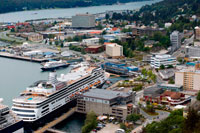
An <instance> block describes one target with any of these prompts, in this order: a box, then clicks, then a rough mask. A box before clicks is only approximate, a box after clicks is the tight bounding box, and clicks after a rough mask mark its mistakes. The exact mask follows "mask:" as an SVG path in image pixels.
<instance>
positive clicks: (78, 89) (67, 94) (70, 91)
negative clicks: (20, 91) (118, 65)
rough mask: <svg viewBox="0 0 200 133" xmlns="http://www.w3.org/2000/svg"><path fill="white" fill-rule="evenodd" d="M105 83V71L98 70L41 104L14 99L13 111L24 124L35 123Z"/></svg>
mask: <svg viewBox="0 0 200 133" xmlns="http://www.w3.org/2000/svg"><path fill="white" fill-rule="evenodd" d="M105 81H106V76H105V73H104V71H103V70H102V69H100V68H98V69H97V70H96V71H94V72H92V73H91V74H89V75H88V76H86V77H85V78H83V79H80V80H78V81H77V82H74V83H72V84H70V85H69V86H67V87H65V88H62V89H60V90H59V91H58V92H56V93H54V94H52V95H50V96H49V97H48V98H47V99H46V100H43V101H41V102H40V103H38V102H37V103H35V104H34V103H29V102H21V101H20V100H19V99H13V106H12V110H13V112H14V113H15V114H16V115H17V116H18V117H20V118H21V119H22V120H23V121H24V122H34V121H37V120H38V119H41V118H42V117H44V116H46V115H48V114H50V113H51V112H53V111H55V110H57V109H59V108H61V107H63V106H64V105H66V104H68V103H69V102H71V101H72V100H74V99H75V98H76V97H77V96H78V95H79V94H80V93H84V92H85V91H87V90H89V89H90V88H91V87H93V86H99V85H101V84H103V83H104V82H105ZM29 99H30V98H29Z"/></svg>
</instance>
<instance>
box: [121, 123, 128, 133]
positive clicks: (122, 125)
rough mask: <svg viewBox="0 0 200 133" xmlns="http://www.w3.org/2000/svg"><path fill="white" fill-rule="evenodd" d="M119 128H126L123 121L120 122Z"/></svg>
mask: <svg viewBox="0 0 200 133" xmlns="http://www.w3.org/2000/svg"><path fill="white" fill-rule="evenodd" d="M120 128H121V129H124V130H125V131H126V130H127V128H126V125H125V124H124V123H120Z"/></svg>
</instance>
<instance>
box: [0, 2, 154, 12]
mask: <svg viewBox="0 0 200 133" xmlns="http://www.w3.org/2000/svg"><path fill="white" fill-rule="evenodd" d="M144 1H154V0H135V1H130V2H124V3H113V4H99V5H89V6H72V7H66V8H65V7H64V8H60V7H55V8H41V9H37V8H35V9H30V10H19V11H10V12H4V13H0V15H3V14H10V13H18V12H28V11H42V10H56V9H71V8H86V7H98V6H114V5H124V4H127V3H133V2H144Z"/></svg>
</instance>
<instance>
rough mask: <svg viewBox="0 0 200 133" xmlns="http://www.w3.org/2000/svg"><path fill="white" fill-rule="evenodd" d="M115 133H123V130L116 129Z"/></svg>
mask: <svg viewBox="0 0 200 133" xmlns="http://www.w3.org/2000/svg"><path fill="white" fill-rule="evenodd" d="M115 133H125V130H124V129H117V131H115Z"/></svg>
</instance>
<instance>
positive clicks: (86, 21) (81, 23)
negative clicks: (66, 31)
mask: <svg viewBox="0 0 200 133" xmlns="http://www.w3.org/2000/svg"><path fill="white" fill-rule="evenodd" d="M72 27H74V28H92V27H95V16H94V15H91V14H77V15H75V16H72Z"/></svg>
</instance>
